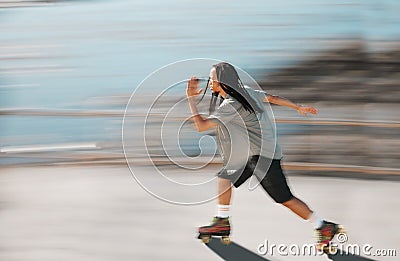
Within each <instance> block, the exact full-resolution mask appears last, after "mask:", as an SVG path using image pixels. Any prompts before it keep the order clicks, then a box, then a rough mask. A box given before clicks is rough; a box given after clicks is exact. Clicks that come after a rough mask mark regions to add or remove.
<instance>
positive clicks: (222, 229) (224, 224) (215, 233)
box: [197, 217, 231, 245]
mask: <svg viewBox="0 0 400 261" xmlns="http://www.w3.org/2000/svg"><path fill="white" fill-rule="evenodd" d="M230 233H231V226H230V224H229V218H219V217H214V218H213V220H212V222H211V225H208V226H203V227H199V235H198V237H197V238H198V239H201V241H203V243H204V244H208V243H209V242H210V240H211V239H212V238H213V237H220V238H221V242H222V243H223V244H225V245H228V244H230V243H231V240H230V238H229V234H230Z"/></svg>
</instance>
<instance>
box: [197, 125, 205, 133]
mask: <svg viewBox="0 0 400 261" xmlns="http://www.w3.org/2000/svg"><path fill="white" fill-rule="evenodd" d="M196 129H197V132H203V131H205V130H208V128H205V127H204V126H196Z"/></svg>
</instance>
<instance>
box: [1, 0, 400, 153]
mask: <svg viewBox="0 0 400 261" xmlns="http://www.w3.org/2000/svg"><path fill="white" fill-rule="evenodd" d="M399 11H400V3H399V1H396V0H384V1H367V0H358V1H337V0H336V1H333V0H332V1H327V0H309V1H305V0H297V1H293V0H284V1H265V0H247V1H229V2H228V1H215V0H213V1H210V0H206V1H195V0H189V1H188V0H170V1H163V0H152V1H131V0H113V1H83V2H76V1H73V2H71V3H64V4H57V5H53V6H47V7H32V8H18V9H3V10H0V55H1V56H2V57H4V56H7V57H8V56H11V57H14V58H12V59H0V62H1V63H0V108H10V107H12V108H25V107H28V108H47V109H71V108H74V109H88V110H92V109H104V108H109V106H108V105H102V104H93V103H91V102H90V101H91V99H92V98H93V97H99V96H110V95H121V94H129V93H131V92H132V91H133V90H134V89H135V88H136V86H137V85H138V84H139V83H140V82H141V81H142V80H143V79H144V78H145V77H146V76H147V75H149V74H150V73H151V72H153V71H154V70H156V69H158V68H159V67H161V66H164V65H166V64H169V63H172V62H175V61H178V60H181V59H190V58H195V57H205V58H213V59H219V60H226V61H229V62H231V63H233V64H235V65H237V66H239V67H241V68H243V69H245V70H247V71H248V72H250V73H251V72H252V71H254V70H256V69H260V68H262V69H264V70H265V71H274V70H277V69H278V68H281V67H283V66H285V65H288V64H292V63H294V62H296V61H298V60H299V59H301V57H302V56H304V54H307V53H312V52H316V51H318V50H323V49H327V48H329V47H330V46H331V44H330V43H332V44H333V43H334V42H335V41H336V40H338V39H359V38H365V39H367V40H369V41H371V42H373V41H382V40H397V39H398V37H399V29H398V28H400V27H399V24H400V16H399V15H398V14H399ZM18 55H21V56H22V57H24V58H15V57H18ZM29 55H30V56H29ZM26 86H28V87H26ZM154 91H157V90H154ZM117 108H118V109H122V108H123V106H117ZM119 124H120V121H118V120H115V119H113V120H111V119H104V118H97V119H81V118H79V119H76V118H73V117H62V118H57V117H14V116H1V117H0V137H1V139H2V140H1V142H0V146H2V145H10V143H12V144H18V143H21V144H26V143H35V142H37V140H35V139H28V138H26V137H30V136H31V135H33V136H35V135H41V136H43V135H48V136H49V137H53V138H51V139H50V140H51V141H52V142H53V141H54V142H56V141H60V140H63V141H65V140H67V141H76V140H90V139H93V138H94V137H95V138H96V139H97V138H100V137H103V138H106V137H107V136H108V135H109V133H108V132H107V131H106V130H107V129H109V128H110V126H113V127H112V128H116V129H117V128H119ZM14 136H21V137H22V136H23V137H25V138H24V139H21V142H18V140H19V139H15V138H13V139H12V141H10V139H8V137H14Z"/></svg>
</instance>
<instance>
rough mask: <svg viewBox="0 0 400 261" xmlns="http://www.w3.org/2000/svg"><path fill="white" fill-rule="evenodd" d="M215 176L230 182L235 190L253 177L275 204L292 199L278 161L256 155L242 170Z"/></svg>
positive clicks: (223, 172) (220, 173)
mask: <svg viewBox="0 0 400 261" xmlns="http://www.w3.org/2000/svg"><path fill="white" fill-rule="evenodd" d="M257 163H258V165H257ZM217 175H218V177H220V178H223V179H228V180H230V181H231V182H232V184H233V185H234V186H235V187H236V188H238V187H239V186H240V185H242V184H243V183H244V182H245V181H246V180H248V179H249V178H250V177H251V176H252V175H255V176H256V177H257V179H258V181H259V182H260V184H261V186H262V187H263V188H264V190H265V191H266V192H267V193H268V195H270V196H271V197H272V199H274V200H275V202H277V203H283V202H286V201H288V200H290V199H291V198H293V194H292V192H291V191H290V189H289V186H288V184H287V182H286V178H285V175H284V174H283V171H282V167H281V161H280V160H276V159H269V158H265V157H262V156H258V155H256V156H252V157H250V159H249V160H248V161H247V164H246V166H245V167H244V169H242V170H238V171H235V172H234V173H230V174H228V173H227V171H226V170H224V169H223V170H222V171H220V172H219V173H218V174H217Z"/></svg>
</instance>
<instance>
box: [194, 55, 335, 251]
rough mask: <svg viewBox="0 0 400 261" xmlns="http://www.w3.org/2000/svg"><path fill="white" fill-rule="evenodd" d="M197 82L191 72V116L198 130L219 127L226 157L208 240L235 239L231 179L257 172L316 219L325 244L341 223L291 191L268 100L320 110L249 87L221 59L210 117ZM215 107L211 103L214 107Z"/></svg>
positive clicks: (298, 210)
mask: <svg viewBox="0 0 400 261" xmlns="http://www.w3.org/2000/svg"><path fill="white" fill-rule="evenodd" d="M198 84H199V81H198V79H197V78H195V77H192V78H191V79H190V80H189V81H188V85H187V89H186V94H187V98H188V102H189V107H190V110H191V112H192V114H193V116H192V118H193V121H194V123H195V126H196V129H197V131H199V132H201V131H204V130H208V129H212V128H213V129H216V138H217V144H218V148H219V151H220V154H221V156H222V159H223V163H224V167H223V169H222V170H221V171H220V172H219V173H218V174H217V175H218V210H217V215H216V216H215V217H214V219H213V221H212V224H211V225H208V226H203V227H200V228H199V238H201V239H203V241H204V242H206V243H207V242H208V240H209V239H210V237H211V236H221V237H222V239H223V242H224V243H229V242H230V241H229V234H230V223H229V210H230V204H231V195H232V185H233V186H235V187H236V188H237V187H239V186H240V185H241V184H243V183H244V182H245V181H246V180H247V179H248V178H249V177H251V176H252V175H254V176H255V177H256V178H257V179H258V180H259V182H260V184H261V186H262V187H263V188H264V190H265V191H266V192H267V193H268V194H269V195H270V196H271V197H272V198H273V199H274V200H275V202H277V203H280V204H282V205H284V206H285V207H287V208H289V209H290V210H291V211H293V212H294V213H295V214H297V215H298V216H299V217H301V218H302V219H304V220H308V221H310V222H311V223H312V224H313V225H314V228H315V231H316V235H317V247H318V249H319V250H324V249H325V247H326V246H327V245H328V244H329V242H330V241H331V240H332V238H333V237H334V235H335V234H337V233H339V231H341V229H342V227H341V226H340V225H338V224H335V223H332V222H328V221H325V220H322V219H321V218H319V217H318V216H317V215H316V214H315V213H314V212H313V211H312V210H311V209H310V208H309V207H308V206H307V205H306V204H305V203H304V202H303V201H301V200H300V199H298V198H296V197H295V196H293V194H292V193H291V191H290V189H289V187H288V185H287V182H286V178H285V175H284V173H283V171H282V168H281V159H282V150H281V147H280V145H279V143H278V142H277V141H276V133H275V129H274V128H273V123H272V122H271V120H270V118H269V117H268V115H267V112H266V109H265V107H264V105H263V102H269V103H273V104H277V105H281V106H287V107H290V108H293V109H295V110H297V112H299V113H300V114H302V115H307V113H311V114H317V113H318V111H317V109H315V108H313V107H309V106H301V105H297V104H295V103H293V102H291V101H289V100H288V99H285V98H282V97H279V96H275V95H269V94H266V93H265V92H263V91H259V90H253V89H252V88H249V87H245V86H244V85H243V84H242V82H241V80H240V78H239V76H238V74H237V71H236V70H235V68H234V67H233V66H232V65H230V64H229V63H225V62H222V63H218V64H216V65H214V66H213V68H212V69H211V71H210V78H209V83H208V84H209V86H210V88H211V90H212V92H213V97H215V98H217V97H218V95H220V96H221V97H222V99H223V101H222V102H221V104H220V105H219V106H218V108H217V109H216V111H215V112H214V113H213V114H211V115H210V116H209V117H208V118H205V117H203V116H201V115H200V114H199V112H198V109H197V106H196V101H195V97H196V96H197V95H199V94H200V93H201V92H202V90H201V89H198ZM213 104H215V102H213ZM212 109H213V108H211V107H210V111H212Z"/></svg>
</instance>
